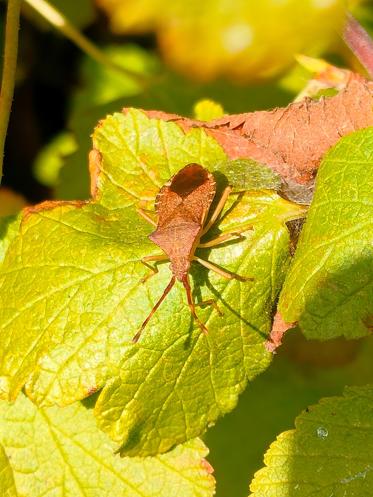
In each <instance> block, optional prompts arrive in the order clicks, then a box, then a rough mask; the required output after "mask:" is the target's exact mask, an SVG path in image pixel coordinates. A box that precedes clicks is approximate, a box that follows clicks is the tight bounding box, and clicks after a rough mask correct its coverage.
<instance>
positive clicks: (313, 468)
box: [250, 386, 373, 497]
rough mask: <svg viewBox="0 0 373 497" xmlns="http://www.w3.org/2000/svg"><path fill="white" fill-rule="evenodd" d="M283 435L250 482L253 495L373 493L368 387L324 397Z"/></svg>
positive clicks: (354, 496) (372, 400)
mask: <svg viewBox="0 0 373 497" xmlns="http://www.w3.org/2000/svg"><path fill="white" fill-rule="evenodd" d="M295 427H296V429H295V430H291V431H287V432H284V433H282V434H281V435H280V436H279V437H278V438H277V440H276V441H275V442H274V443H273V444H272V445H271V447H270V448H269V450H268V452H267V453H266V455H265V458H264V462H265V464H266V466H267V467H265V468H263V469H261V470H259V471H258V472H257V473H256V475H255V477H254V480H253V482H252V483H251V487H250V489H251V491H252V494H251V495H252V497H272V496H273V495H276V497H298V496H299V497H309V496H311V495H312V496H315V495H317V496H318V497H330V496H333V497H344V496H346V497H347V496H348V497H368V496H370V495H372V494H373V387H372V386H364V387H355V388H347V389H346V391H345V395H344V397H332V398H327V399H323V400H322V401H321V402H320V403H319V404H318V405H316V406H313V407H310V408H308V409H306V411H305V412H303V413H302V414H301V415H300V416H298V418H297V419H296V421H295Z"/></svg>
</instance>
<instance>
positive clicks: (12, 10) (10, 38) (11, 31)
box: [0, 0, 22, 183]
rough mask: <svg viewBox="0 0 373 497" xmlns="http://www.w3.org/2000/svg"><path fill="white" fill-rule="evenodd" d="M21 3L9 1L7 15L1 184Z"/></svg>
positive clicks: (1, 95) (1, 97) (0, 133)
mask: <svg viewBox="0 0 373 497" xmlns="http://www.w3.org/2000/svg"><path fill="white" fill-rule="evenodd" d="M21 1H22V0H8V7H7V14H6V25H5V44H4V59H3V74H2V80H1V93H0V183H1V179H2V177H3V161H4V146H5V139H6V134H7V130H8V124H9V116H10V110H11V108H12V100H13V94H14V84H15V78H16V67H17V51H18V30H19V13H20V9H21Z"/></svg>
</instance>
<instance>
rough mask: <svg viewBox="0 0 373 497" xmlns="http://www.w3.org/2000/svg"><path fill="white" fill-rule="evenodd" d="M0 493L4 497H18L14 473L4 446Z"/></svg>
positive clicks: (0, 465)
mask: <svg viewBox="0 0 373 497" xmlns="http://www.w3.org/2000/svg"><path fill="white" fill-rule="evenodd" d="M0 492H1V495H2V497H17V496H18V494H17V490H16V487H15V484H14V477H13V471H12V468H11V467H10V464H9V459H8V457H7V455H6V454H5V452H4V448H3V447H2V445H0Z"/></svg>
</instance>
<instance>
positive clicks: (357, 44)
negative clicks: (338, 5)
mask: <svg viewBox="0 0 373 497" xmlns="http://www.w3.org/2000/svg"><path fill="white" fill-rule="evenodd" d="M343 39H344V41H345V42H346V43H347V45H348V46H349V47H350V49H351V50H352V52H353V53H354V54H355V56H356V57H357V58H358V59H359V61H360V63H361V64H362V65H363V66H364V67H365V69H366V71H367V73H368V74H369V76H370V78H371V79H373V40H372V38H371V37H370V36H369V34H368V33H367V32H366V31H365V29H364V28H363V27H362V26H361V24H360V23H359V22H358V21H357V20H356V19H355V18H354V17H353V16H352V15H351V14H347V22H346V26H345V29H344V33H343Z"/></svg>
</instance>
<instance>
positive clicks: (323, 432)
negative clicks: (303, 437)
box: [316, 426, 329, 439]
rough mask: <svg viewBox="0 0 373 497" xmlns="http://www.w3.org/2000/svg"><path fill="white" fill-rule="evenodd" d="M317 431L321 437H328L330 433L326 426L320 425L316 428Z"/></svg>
mask: <svg viewBox="0 0 373 497" xmlns="http://www.w3.org/2000/svg"><path fill="white" fill-rule="evenodd" d="M316 433H317V436H318V437H319V438H322V439H324V438H326V437H327V436H328V435H329V432H328V430H327V429H326V428H324V427H323V426H319V427H318V428H317V430H316Z"/></svg>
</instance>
